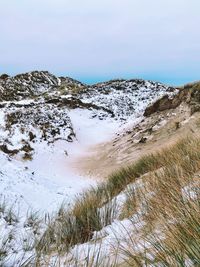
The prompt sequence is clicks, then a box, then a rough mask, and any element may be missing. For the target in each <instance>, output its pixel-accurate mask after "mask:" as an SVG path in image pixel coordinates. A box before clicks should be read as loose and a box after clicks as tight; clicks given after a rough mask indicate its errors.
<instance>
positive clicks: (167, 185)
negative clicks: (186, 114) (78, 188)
mask: <svg viewBox="0 0 200 267" xmlns="http://www.w3.org/2000/svg"><path fill="white" fill-rule="evenodd" d="M199 151H200V139H199V138H186V139H182V140H180V141H179V142H178V143H176V144H174V145H173V146H171V147H169V148H166V149H164V150H162V151H160V152H158V153H157V154H152V155H149V156H145V157H143V158H141V159H140V160H139V161H138V162H136V163H135V164H133V165H132V166H131V167H130V168H127V169H123V170H121V171H119V172H118V173H115V174H114V175H113V176H112V177H111V178H110V180H108V183H104V184H102V185H99V187H98V188H96V189H92V190H90V191H86V193H85V194H84V195H83V196H82V197H80V198H79V199H77V201H76V202H75V205H74V207H73V208H72V209H71V210H68V209H67V210H65V209H64V208H62V209H61V210H60V211H59V212H58V214H57V215H56V216H55V218H52V219H51V223H50V225H49V227H48V228H47V231H46V233H45V235H44V236H43V237H42V239H41V241H40V242H41V243H40V246H39V247H37V249H38V250H39V251H40V252H41V254H42V255H43V257H44V255H45V254H46V256H47V255H60V256H59V257H60V259H61V261H63V260H64V261H66V260H69V255H70V253H72V258H73V260H74V262H76V261H77V265H74V266H103V265H101V264H100V262H101V261H102V260H108V258H109V262H110V263H109V264H110V265H109V266H117V262H118V263H119V262H121V263H123V262H124V260H125V262H126V264H127V265H124V266H160V265H159V264H163V265H162V266H186V265H184V264H185V262H186V261H187V262H193V265H192V266H198V264H199V261H200V258H199V255H200V254H199V248H200V247H199V238H200V236H199V227H200V225H199V222H200V220H199V219H200V218H199V214H200V205H199V204H200V202H199V195H198V193H197V192H198V190H197V191H196V194H195V198H194V194H191V195H190V194H189V195H188V193H187V198H186V197H185V196H184V195H183V192H184V190H182V189H183V188H185V187H186V186H188V185H194V184H195V178H194V176H195V173H197V172H198V170H199V168H200V153H199ZM131 173H132V175H131ZM114 177H115V178H116V179H117V182H116V183H115V179H114ZM126 177H128V178H127V179H125V178H126ZM136 179H137V180H138V182H139V181H140V182H139V183H138V182H136V183H134V181H135V180H136ZM112 182H113V183H114V184H113V185H112V186H111V183H112ZM130 183H132V184H130ZM128 184H130V185H129V186H128V187H127V188H126V186H127V185H128ZM197 186H198V185H197ZM130 188H131V189H130ZM133 188H134V190H133ZM111 189H113V190H114V191H112V190H111ZM124 189H125V191H126V192H128V195H126V197H127V199H126V200H125V201H122V205H121V214H122V215H121V214H120V216H118V215H119V213H118V212H117V211H116V209H117V208H119V207H118V205H117V204H116V202H119V201H120V199H121V197H119V195H118V194H119V193H120V192H121V194H122V193H123V192H122V190H124ZM196 189H197V188H196ZM193 191H194V188H193ZM132 193H133V194H136V196H137V199H136V198H135V195H134V196H132V195H131V194H132ZM124 194H125V192H124ZM117 195H118V196H117ZM115 196H117V198H115ZM114 199H115V201H113V200H114ZM111 200H112V201H111ZM135 200H136V201H137V202H138V203H137V205H135V203H134V201H135ZM123 203H124V204H123ZM131 205H133V207H131V209H130V206H131ZM124 210H125V213H123V212H124ZM103 214H106V216H103ZM125 216H128V219H123V217H125ZM102 218H103V219H102ZM119 219H121V221H119ZM90 240H91V241H90ZM81 243H83V244H82V245H81ZM86 244H88V245H86ZM74 246H75V247H74ZM71 247H72V248H73V247H74V249H73V250H72V251H71V252H70V249H71ZM84 248H85V250H84V251H85V253H86V254H87V253H88V251H90V258H89V259H88V261H86V259H85V258H84V257H83V255H82V253H80V254H79V253H78V254H76V253H77V250H81V249H84ZM113 248H115V249H114V251H113ZM116 250H117V252H116ZM91 251H93V253H91ZM112 253H113V254H112ZM39 254H40V253H39ZM81 255H82V256H81ZM94 255H101V256H99V257H98V260H97V258H95V256H94ZM111 255H112V257H111ZM85 257H86V258H87V255H85ZM94 258H95V259H96V260H97V262H98V263H99V265H98V264H96V265H87V264H89V262H90V261H93V260H94ZM80 262H84V264H83V265H79V264H81V263H80ZM92 264H94V262H93V263H92ZM151 264H153V265H151ZM195 264H196V265H195ZM58 266H59V265H58ZM61 266H62V265H61ZM69 266H73V265H70V264H69ZM122 266H123V265H122Z"/></svg>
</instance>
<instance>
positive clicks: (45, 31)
mask: <svg viewBox="0 0 200 267" xmlns="http://www.w3.org/2000/svg"><path fill="white" fill-rule="evenodd" d="M198 10H200V2H199V1H198V0H190V1H188V0H168V1H160V0H151V1H149V0H101V1H100V0H97V1H94V0H84V1H81V0H73V1H72V0H43V1H39V0H29V1H27V0H19V1H16V0H7V1H4V3H1V9H0V25H1V42H0V63H1V68H2V69H3V70H2V71H3V72H6V71H7V72H10V73H17V72H21V71H27V70H31V69H48V70H50V71H52V72H55V73H57V74H66V75H72V76H76V77H81V78H83V79H84V77H87V78H88V77H98V76H99V77H113V76H124V77H126V76H133V77H134V76H142V75H144V76H145V75H146V76H149V75H150V76H152V77H156V75H157V76H159V77H162V76H166V72H168V73H169V74H168V75H169V76H170V75H172V76H174V73H175V72H176V73H177V75H179V76H180V77H181V75H182V76H183V75H185V73H187V71H188V72H192V71H193V73H191V77H192V75H193V74H195V73H198V72H199V70H200V67H199V66H198V64H196V62H200V34H199V33H200V32H199V31H200V30H199V29H198V28H199V27H198V25H200V17H199V14H198ZM181 73H182V74H181Z"/></svg>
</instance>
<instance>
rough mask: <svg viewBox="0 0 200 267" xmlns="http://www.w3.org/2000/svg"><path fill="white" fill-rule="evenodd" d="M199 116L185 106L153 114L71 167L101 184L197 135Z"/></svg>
mask: <svg viewBox="0 0 200 267" xmlns="http://www.w3.org/2000/svg"><path fill="white" fill-rule="evenodd" d="M199 116H200V115H199V113H196V114H194V115H193V116H190V110H189V108H188V107H187V106H186V105H181V106H180V107H178V108H177V109H176V110H169V111H164V112H160V113H157V114H154V115H153V116H151V118H145V119H144V120H143V121H142V122H141V123H140V124H139V125H137V126H136V127H134V128H130V129H129V130H128V131H127V132H126V133H124V134H120V135H119V136H117V135H116V137H115V138H113V139H112V140H110V141H107V142H102V143H101V144H97V145H95V146H91V147H90V148H88V153H87V155H88V156H86V155H84V156H83V157H82V156H80V157H77V158H76V159H74V160H73V161H72V162H71V164H72V166H73V168H74V169H76V170H78V171H79V172H80V173H82V174H85V175H87V176H91V177H97V179H98V180H103V179H106V177H108V175H109V174H110V173H112V172H113V171H116V170H117V169H119V168H120V167H122V166H126V165H129V164H130V163H132V162H134V161H135V160H137V159H139V158H140V157H141V156H142V155H145V154H148V153H152V152H153V151H154V152H155V151H156V149H157V150H159V149H162V148H164V147H165V146H168V145H170V144H172V143H174V142H176V141H177V140H178V139H180V138H181V137H186V136H187V135H189V134H191V133H192V134H193V133H197V132H198V127H199V125H198V124H199V121H200V119H199ZM145 138H146V140H145ZM142 139H143V140H145V141H142ZM140 141H141V142H140Z"/></svg>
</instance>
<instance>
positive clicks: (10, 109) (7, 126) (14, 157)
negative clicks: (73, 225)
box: [0, 71, 176, 211]
mask: <svg viewBox="0 0 200 267" xmlns="http://www.w3.org/2000/svg"><path fill="white" fill-rule="evenodd" d="M174 93H176V90H175V89H173V88H171V87H167V86H164V85H162V84H159V83H154V82H150V81H143V80H129V81H126V80H116V81H110V82H107V83H101V84H97V85H93V86H86V85H84V84H82V83H80V82H78V81H75V80H73V79H71V78H64V77H60V78H58V77H56V76H54V75H52V74H50V73H48V72H44V71H42V72H38V71H35V72H30V73H25V74H20V75H17V76H15V77H9V76H7V75H2V76H0V149H1V152H0V163H1V181H0V184H1V186H0V193H1V194H2V195H5V196H6V197H7V198H8V199H10V201H11V202H12V201H13V202H16V201H17V202H20V204H19V205H22V206H23V207H25V206H26V208H23V210H26V209H27V208H35V209H37V210H39V209H41V210H46V211H51V210H52V209H53V208H56V207H57V206H58V205H59V204H60V203H61V202H62V201H64V200H67V202H68V203H70V202H71V200H72V199H73V196H74V195H76V194H77V193H78V192H81V191H82V189H83V188H85V187H86V186H90V185H94V179H89V178H86V177H81V176H80V175H79V174H77V173H76V170H74V169H72V167H71V166H70V163H71V161H73V158H74V157H76V156H77V155H78V154H80V153H85V151H86V150H87V148H88V147H89V146H92V145H94V144H97V143H100V142H103V141H106V140H107V139H109V138H112V136H113V135H114V134H115V133H116V132H117V131H119V130H120V127H122V126H123V127H124V126H125V125H127V124H128V123H129V124H134V122H135V121H138V119H139V120H141V118H142V115H143V112H144V110H145V108H146V107H147V105H149V104H150V103H152V102H153V101H155V100H156V99H158V98H159V97H161V96H163V95H165V94H168V95H170V96H171V95H173V94H174ZM42 199H43V200H42ZM22 203H23V204H22ZM25 203H26V205H25ZM24 205H25V206H24Z"/></svg>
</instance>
